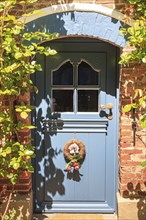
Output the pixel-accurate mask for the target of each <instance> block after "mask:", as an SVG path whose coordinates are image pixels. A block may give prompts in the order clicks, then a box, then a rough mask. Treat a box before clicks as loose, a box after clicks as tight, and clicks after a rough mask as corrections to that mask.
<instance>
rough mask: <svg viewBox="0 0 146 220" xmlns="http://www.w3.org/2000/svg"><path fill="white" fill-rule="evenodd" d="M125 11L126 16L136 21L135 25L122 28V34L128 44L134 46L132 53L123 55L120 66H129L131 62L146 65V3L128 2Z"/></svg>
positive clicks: (136, 0) (132, 0)
mask: <svg viewBox="0 0 146 220" xmlns="http://www.w3.org/2000/svg"><path fill="white" fill-rule="evenodd" d="M127 2H128V3H130V4H128V5H127V6H126V8H125V10H124V13H125V15H127V17H126V19H128V16H131V18H133V19H135V22H134V24H133V25H132V26H131V27H128V28H121V33H122V34H124V35H125V36H126V37H127V39H128V44H129V45H130V46H133V50H132V51H131V52H130V53H123V54H122V55H121V61H120V64H128V63H129V62H131V61H137V62H139V63H146V1H145V0H127Z"/></svg>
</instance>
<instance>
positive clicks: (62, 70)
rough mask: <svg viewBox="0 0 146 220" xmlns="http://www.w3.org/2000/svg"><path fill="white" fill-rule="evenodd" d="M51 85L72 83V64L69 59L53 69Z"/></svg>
mask: <svg viewBox="0 0 146 220" xmlns="http://www.w3.org/2000/svg"><path fill="white" fill-rule="evenodd" d="M53 85H73V66H72V64H71V63H70V62H69V61H68V62H66V63H64V64H63V65H62V66H61V67H59V69H57V70H56V71H53Z"/></svg>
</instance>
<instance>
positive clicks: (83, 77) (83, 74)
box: [78, 61, 99, 85]
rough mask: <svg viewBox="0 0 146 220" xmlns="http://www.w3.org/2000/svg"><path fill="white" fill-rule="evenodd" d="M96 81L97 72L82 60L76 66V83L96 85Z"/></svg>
mask: <svg viewBox="0 0 146 220" xmlns="http://www.w3.org/2000/svg"><path fill="white" fill-rule="evenodd" d="M98 81H99V72H98V71H95V70H94V69H93V68H92V67H91V66H90V65H89V64H88V63H85V62H83V61H82V62H81V63H80V64H79V66H78V85H98V84H99V82H98Z"/></svg>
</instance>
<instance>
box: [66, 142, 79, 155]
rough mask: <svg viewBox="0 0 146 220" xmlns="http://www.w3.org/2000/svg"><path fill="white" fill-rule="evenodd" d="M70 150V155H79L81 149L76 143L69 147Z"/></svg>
mask: <svg viewBox="0 0 146 220" xmlns="http://www.w3.org/2000/svg"><path fill="white" fill-rule="evenodd" d="M68 149H69V152H70V154H78V153H79V149H80V148H79V146H78V145H77V144H76V143H73V144H71V145H70V146H69V147H68Z"/></svg>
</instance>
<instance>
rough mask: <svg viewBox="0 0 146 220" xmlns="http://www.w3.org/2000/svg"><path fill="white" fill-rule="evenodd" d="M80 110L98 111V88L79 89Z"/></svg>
mask: <svg viewBox="0 0 146 220" xmlns="http://www.w3.org/2000/svg"><path fill="white" fill-rule="evenodd" d="M78 112H98V90H79V91H78Z"/></svg>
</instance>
